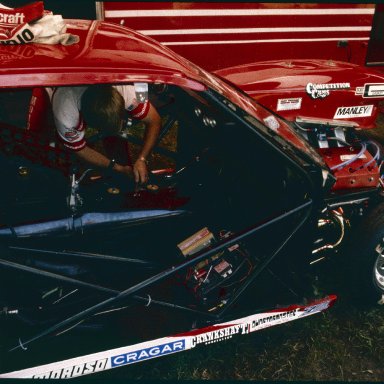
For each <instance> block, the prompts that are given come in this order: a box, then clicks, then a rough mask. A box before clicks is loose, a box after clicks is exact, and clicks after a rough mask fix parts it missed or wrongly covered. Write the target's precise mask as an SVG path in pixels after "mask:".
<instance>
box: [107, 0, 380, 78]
mask: <svg viewBox="0 0 384 384" xmlns="http://www.w3.org/2000/svg"><path fill="white" fill-rule="evenodd" d="M103 4H104V18H105V20H108V21H113V22H115V23H118V24H121V23H124V24H125V25H126V26H129V27H130V28H133V29H136V30H138V31H140V32H142V33H144V34H146V35H148V36H150V37H152V38H154V39H156V40H158V41H160V42H161V43H162V44H164V45H166V46H169V47H170V48H172V49H173V50H174V51H175V52H177V53H179V54H180V55H182V56H184V57H186V58H188V59H189V60H191V61H193V62H194V63H196V64H198V65H200V66H201V67H203V68H205V69H207V70H210V71H212V70H216V69H219V68H223V67H228V66H234V65H239V64H244V63H250V62H255V61H265V60H281V59H293V58H294V59H332V60H340V61H350V62H353V63H356V64H361V65H362V64H364V63H365V57H366V53H367V46H368V42H369V38H370V33H371V28H372V21H373V15H374V9H375V5H374V4H344V3H343V4H337V3H257V2H190V3H188V2H144V3H143V2H109V1H108V2H104V3H103Z"/></svg>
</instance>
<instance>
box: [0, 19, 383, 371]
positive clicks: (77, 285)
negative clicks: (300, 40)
mask: <svg viewBox="0 0 384 384" xmlns="http://www.w3.org/2000/svg"><path fill="white" fill-rule="evenodd" d="M66 25H67V32H68V33H70V34H72V35H73V36H77V37H78V42H77V43H76V44H72V45H68V46H64V45H57V44H56V45H46V44H35V43H30V44H24V45H7V44H6V45H1V46H0V55H1V58H2V63H3V65H2V67H1V68H0V98H1V104H0V126H1V130H0V164H1V167H0V169H1V176H0V177H1V178H2V179H3V180H6V181H7V183H6V187H5V188H3V189H2V191H1V204H2V205H1V219H0V243H1V247H2V256H1V258H0V276H1V279H0V280H1V281H0V284H1V290H0V293H1V294H0V305H1V308H2V310H1V311H0V322H1V324H0V325H1V329H4V330H6V337H4V339H3V340H2V345H1V347H2V349H1V352H2V353H3V356H4V359H2V361H4V363H3V367H2V371H3V372H4V373H3V375H2V377H36V378H37V377H44V378H69V377H76V376H81V375H85V374H91V373H95V372H98V371H102V370H106V369H110V368H116V367H120V366H125V365H129V364H131V363H135V362H139V361H142V360H146V359H149V358H154V357H160V356H162V355H166V354H169V353H176V352H180V351H183V350H186V349H191V348H194V347H195V346H197V345H198V344H207V343H208V342H209V341H212V340H217V341H224V340H225V338H226V337H228V336H232V335H237V334H246V333H249V332H253V331H256V330H259V329H263V328H266V327H268V326H272V325H277V324H282V323H285V322H287V321H290V320H294V319H298V318H301V317H306V316H308V315H311V314H314V313H318V312H321V311H323V310H325V309H328V308H329V307H330V306H331V305H332V304H333V303H334V301H335V300H336V296H335V295H334V292H328V294H326V295H324V297H317V295H316V294H315V293H314V291H313V287H312V278H313V268H312V265H313V264H316V263H317V262H318V261H319V260H321V259H324V260H326V259H329V258H330V256H331V254H332V252H333V251H335V250H338V249H339V246H340V245H341V244H342V243H344V238H345V237H346V235H347V232H348V230H347V227H348V225H349V223H350V222H351V221H353V220H354V218H355V217H356V220H359V218H360V217H361V215H362V213H363V211H364V210H365V209H366V208H367V207H368V206H369V205H370V204H374V203H375V202H376V201H377V200H378V199H380V190H381V189H380V180H381V178H380V172H379V165H380V159H381V157H380V151H379V149H377V148H376V146H375V145H376V144H370V143H364V145H362V144H361V141H359V142H357V141H356V142H353V146H352V150H351V149H350V147H351V146H350V145H349V144H345V143H344V144H343V145H338V144H337V142H336V145H333V144H332V145H331V144H330V145H328V147H326V146H325V145H323V146H319V145H317V143H318V141H319V140H320V139H319V138H320V136H319V135H320V133H318V130H317V129H325V128H324V127H326V126H327V124H328V125H329V120H331V121H332V124H331V126H332V132H333V133H334V134H333V136H332V137H335V138H336V139H338V140H339V143H342V142H343V141H345V142H348V140H349V139H350V135H352V134H355V129H353V130H351V131H348V132H346V133H345V136H343V137H342V136H341V133H343V132H344V130H343V129H344V128H345V127H344V125H343V124H342V123H340V124H339V122H340V121H342V122H343V123H346V124H349V126H348V127H347V128H356V127H355V125H354V120H353V119H352V114H353V113H354V114H355V115H356V114H357V115H359V114H360V115H362V114H365V116H358V117H357V118H363V120H362V121H363V123H362V128H363V127H364V128H368V127H370V126H371V124H372V121H373V118H374V116H376V112H377V106H376V101H377V100H376V98H375V97H373V99H375V100H374V101H371V99H370V98H369V97H371V95H373V94H374V95H375V96H377V95H378V94H377V93H379V94H380V92H381V88H380V86H375V87H372V88H371V87H370V86H366V85H367V84H380V82H381V80H380V79H379V78H378V77H376V75H375V74H374V73H373V72H372V73H371V72H370V71H367V72H366V74H365V76H366V77H365V78H364V74H363V72H364V71H363V70H362V69H359V70H352V67H351V66H350V65H348V64H342V63H337V64H335V65H334V66H330V69H328V67H327V65H326V63H324V62H300V63H299V62H297V63H294V66H293V68H295V65H296V66H297V67H299V68H301V69H300V70H298V71H297V73H296V74H294V72H292V71H291V72H289V70H290V68H291V67H289V66H287V67H286V70H287V72H286V73H285V75H284V76H282V78H281V79H280V80H276V83H273V84H274V86H273V87H271V85H272V84H271V82H270V80H268V79H267V77H268V76H270V75H271V72H269V75H268V74H265V73H264V71H263V69H262V68H263V64H260V65H259V67H257V65H256V66H253V65H252V66H249V67H248V68H247V70H248V74H249V76H248V75H247V74H244V75H243V77H241V76H240V75H239V76H240V78H239V79H238V78H237V70H223V71H222V72H219V73H218V75H215V74H211V73H209V72H207V71H204V70H203V69H201V68H199V67H197V66H196V65H194V64H192V63H190V62H189V61H188V60H186V59H184V58H182V57H180V56H178V55H177V54H175V53H173V52H172V51H171V50H169V49H168V48H165V47H164V46H162V45H160V44H159V43H157V42H156V41H154V40H152V39H150V38H147V37H145V36H143V35H141V34H139V33H137V32H135V31H133V30H131V29H128V28H125V27H123V26H119V25H115V24H110V23H106V22H101V21H84V20H66ZM303 67H305V68H306V69H307V70H306V76H305V79H304V76H303V71H304V69H303ZM256 68H259V69H258V70H257V71H256ZM283 68H285V67H284V65H283V64H281V63H280V64H279V63H275V66H274V67H273V66H271V67H270V70H271V71H273V69H277V70H280V71H281V73H283V72H282V71H283ZM332 68H333V69H334V71H333V72H332ZM253 69H255V71H253ZM320 69H321V70H320ZM315 72H320V73H317V74H316V73H315ZM342 72H344V73H345V74H346V75H348V76H347V77H346V78H345V77H343V76H342ZM353 73H356V75H357V77H356V78H355V77H353V78H352V74H353ZM253 76H254V80H252V79H251V77H253ZM273 76H275V77H276V78H277V79H278V78H279V77H278V75H277V74H275V75H273ZM223 77H227V79H229V80H230V81H228V80H225V79H223ZM289 79H290V80H289ZM365 79H366V80H365ZM286 81H288V83H287V82H286ZM364 81H365V82H364ZM231 82H233V83H236V84H237V86H235V85H233V84H231ZM95 84H104V85H106V84H107V85H113V86H117V85H130V86H133V87H134V89H135V92H136V96H137V97H139V96H140V94H139V92H142V91H139V90H142V89H145V90H146V91H145V92H144V97H145V98H147V100H149V101H150V102H151V104H152V105H153V106H155V107H156V109H157V110H158V112H159V114H160V115H161V118H162V131H161V133H160V136H159V138H158V141H157V145H156V147H155V148H154V151H153V152H154V154H153V156H152V157H151V158H150V159H149V167H150V169H151V174H150V179H149V181H148V183H145V184H142V185H138V184H136V183H135V182H134V181H133V179H129V178H128V177H126V176H124V177H123V176H122V175H117V174H114V173H112V174H111V173H108V172H106V170H105V169H87V168H84V164H83V163H81V161H79V159H78V158H77V157H76V156H75V155H74V153H72V152H70V151H68V150H66V149H63V148H62V147H60V145H59V144H58V142H57V140H56V139H57V137H56V136H55V132H56V130H55V126H54V125H53V124H52V116H50V115H49V114H50V112H51V110H50V104H49V103H48V104H40V107H41V108H40V109H39V111H40V114H39V116H38V117H39V118H36V119H35V120H34V121H35V124H34V126H33V128H32V125H30V124H29V123H30V120H31V119H30V117H31V116H30V114H31V111H36V109H35V108H36V105H38V104H37V103H38V102H40V101H41V100H40V99H39V98H38V97H37V95H38V94H40V95H41V94H42V93H44V92H37V91H41V90H47V89H49V90H52V89H53V90H57V89H58V88H61V87H80V86H81V87H91V86H92V85H95ZM268 84H269V85H268ZM308 84H312V85H308ZM319 84H325V85H326V84H328V85H327V86H324V87H320V86H318V85H319ZM335 84H338V85H335ZM347 84H348V85H347ZM239 87H240V88H243V90H245V92H244V91H243V90H241V89H240V88H239ZM268 87H269V89H270V94H268V93H269V92H266V91H267V88H268ZM357 88H359V90H357ZM360 88H361V89H360ZM259 91H260V92H259ZM320 91H321V92H320ZM323 91H324V92H323ZM325 91H329V94H327V95H326V93H327V92H325ZM360 91H361V93H360ZM335 92H342V93H341V94H339V97H338V98H335V97H334V96H335V95H334V93H335ZM351 92H352V93H353V94H351ZM320 94H321V95H322V96H321V97H320V96H319V97H315V96H316V95H320ZM141 96H142V94H141ZM366 96H368V98H367V97H366ZM380 96H381V95H380ZM344 97H345V100H346V101H345V103H344V102H343V101H342V100H341V98H344ZM306 98H308V99H309V101H310V102H307V99H306ZM289 99H290V101H288V104H290V103H291V104H290V108H289V107H287V105H288V104H287V103H286V102H282V100H289ZM293 99H302V101H301V104H302V105H301V106H300V108H297V107H298V101H297V102H294V101H293ZM335 99H337V101H335ZM356 99H359V100H360V99H361V100H360V102H359V103H358V102H357V101H355V100H356ZM373 99H372V100H373ZM279 100H280V101H279ZM351 100H352V101H351ZM321 102H325V104H324V105H325V106H326V107H325V108H324V111H322V109H321V108H320V104H321ZM295 103H296V104H295ZM332 103H334V105H331V104H332ZM349 103H353V104H352V105H351V106H349V107H354V105H355V106H356V107H357V106H359V108H368V107H369V106H372V108H370V109H369V111H368V109H367V110H364V111H365V112H364V111H363V112H359V111H360V109H359V110H358V111H355V112H348V113H349V117H347V116H346V114H347V112H345V114H343V117H344V118H345V119H344V118H343V119H339V118H338V116H336V117H335V116H333V117H330V116H331V115H332V114H334V115H337V109H338V108H339V107H341V106H348V105H349ZM264 104H265V105H264ZM282 105H284V107H283V109H281V110H279V108H278V107H279V106H282ZM311 105H312V107H313V108H311ZM292 106H293V107H296V110H295V109H294V108H293V107H292ZM312 109H313V111H312ZM292 110H294V111H296V112H297V116H298V117H297V118H296V117H293V115H290V114H287V115H285V113H286V112H287V111H288V112H289V113H291V112H292ZM320 110H321V112H320ZM280 112H281V113H280ZM299 117H300V118H301V120H299ZM320 117H321V118H323V119H326V122H325V121H320V122H319V121H317V122H316V121H314V120H316V119H317V120H318V119H319V118H320ZM355 117H356V116H355ZM365 118H366V119H365ZM128 120H129V121H126V124H125V126H124V127H123V129H122V130H121V131H120V132H119V134H118V135H117V136H118V137H119V139H122V140H125V141H128V142H129V143H130V145H131V147H130V148H131V150H132V151H135V145H137V143H139V144H140V143H141V142H142V139H143V128H142V126H141V125H140V122H137V121H135V120H134V119H128ZM335 122H337V123H335ZM297 124H299V125H300V127H298V126H297ZM301 125H303V127H302V126H301ZM302 128H304V130H303V129H302ZM315 128H316V129H315ZM339 128H340V129H339ZM312 132H314V138H313V137H312V136H311V135H312ZM335 132H336V133H335ZM98 139H99V136H98V135H97V134H95V135H94V136H90V137H87V140H88V141H89V143H90V144H95V145H97V140H98ZM92 140H94V142H93V141H92ZM323 141H326V140H323ZM333 141H334V140H333V139H332V138H331V137H330V136H329V137H327V142H329V143H333ZM368 147H369V148H368ZM371 147H372V148H373V150H372V148H371ZM347 149H348V150H347ZM327 150H330V151H331V153H330V154H329V153H328V152H327ZM337 151H339V152H340V153H339V154H338V158H336V157H335V156H336V155H335V153H336V152H337ZM350 169H352V170H353V172H352V171H350ZM368 173H369V175H368ZM342 174H343V175H344V174H347V175H346V176H345V177H342ZM357 175H358V176H359V177H357ZM95 333H97V334H98V335H101V337H94V336H93V335H95ZM90 335H91V336H90ZM74 340H76V345H77V347H76V350H74V348H73V345H74V344H73V343H74ZM79 340H81V342H79ZM92 340H93V341H92ZM45 343H48V344H49V345H50V347H49V348H45V347H44V345H46V344H45ZM48 344H47V345H48ZM103 349H105V351H104V352H96V354H95V350H96V351H102V350H103ZM48 350H49V353H46V351H48ZM36 351H37V352H36ZM34 366H35V367H34ZM31 367H34V368H32V369H30V368H31Z"/></svg>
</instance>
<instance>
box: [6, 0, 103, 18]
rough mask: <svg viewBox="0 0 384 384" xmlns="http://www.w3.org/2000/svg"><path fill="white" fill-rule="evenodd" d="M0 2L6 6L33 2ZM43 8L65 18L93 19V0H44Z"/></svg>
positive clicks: (14, 0) (14, 6)
mask: <svg viewBox="0 0 384 384" xmlns="http://www.w3.org/2000/svg"><path fill="white" fill-rule="evenodd" d="M1 3H2V4H3V5H5V6H7V7H11V8H18V7H22V6H23V5H26V4H30V3H33V1H25V0H24V1H21V0H4V1H1ZM44 9H46V10H48V11H52V12H53V13H54V14H55V15H62V16H63V17H64V18H67V19H95V18H96V6H95V0H76V1H72V2H68V1H57V0H44Z"/></svg>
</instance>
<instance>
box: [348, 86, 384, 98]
mask: <svg viewBox="0 0 384 384" xmlns="http://www.w3.org/2000/svg"><path fill="white" fill-rule="evenodd" d="M355 95H362V97H364V98H371V97H384V84H383V83H371V84H364V87H356V91H355Z"/></svg>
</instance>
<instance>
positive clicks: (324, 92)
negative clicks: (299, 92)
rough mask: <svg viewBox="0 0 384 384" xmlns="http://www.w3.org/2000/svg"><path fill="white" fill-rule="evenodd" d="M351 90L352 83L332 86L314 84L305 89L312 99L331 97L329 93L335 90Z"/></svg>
mask: <svg viewBox="0 0 384 384" xmlns="http://www.w3.org/2000/svg"><path fill="white" fill-rule="evenodd" d="M349 88H351V84H350V83H330V84H314V83H308V84H307V86H306V87H305V90H306V91H307V93H308V95H309V96H311V97H312V99H322V98H324V97H327V96H329V92H330V91H331V90H335V89H349Z"/></svg>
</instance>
